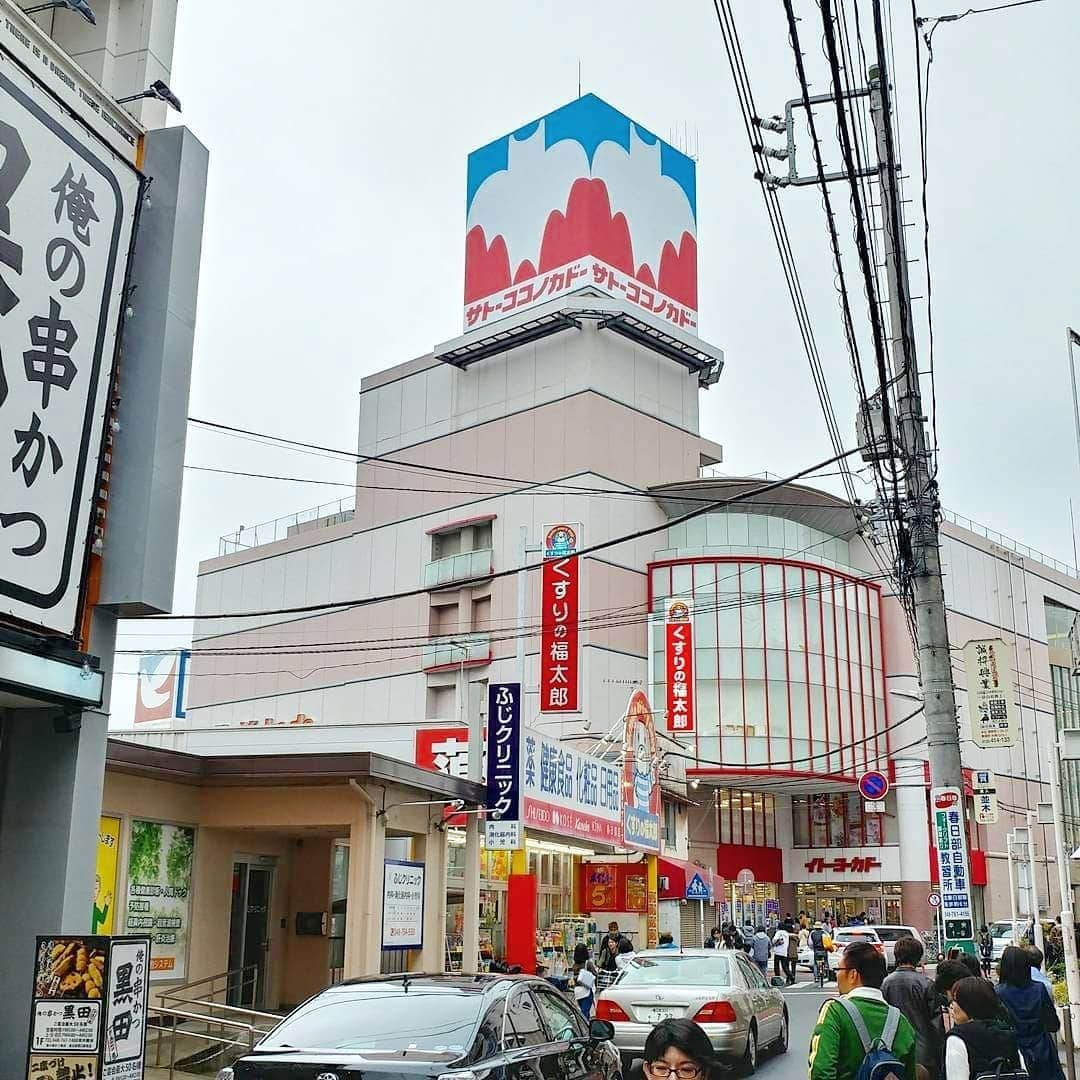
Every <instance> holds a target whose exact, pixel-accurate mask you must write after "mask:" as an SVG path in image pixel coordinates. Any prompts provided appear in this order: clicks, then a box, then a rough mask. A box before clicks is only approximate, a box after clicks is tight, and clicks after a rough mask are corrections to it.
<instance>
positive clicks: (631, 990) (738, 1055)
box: [594, 949, 788, 1076]
mask: <svg viewBox="0 0 1080 1080" xmlns="http://www.w3.org/2000/svg"><path fill="white" fill-rule="evenodd" d="M594 1015H595V1016H596V1017H597V1019H600V1020H608V1021H610V1022H611V1024H612V1026H613V1027H614V1029H615V1034H614V1037H613V1041H614V1043H615V1046H616V1047H617V1049H618V1051H619V1053H620V1054H621V1055H622V1061H623V1074H624V1075H629V1073H630V1069H631V1067H632V1065H633V1063H634V1062H635V1061H636V1060H637V1059H638V1058H640V1057H641V1056H642V1054H643V1053H644V1050H645V1039H646V1038H647V1037H648V1034H649V1032H650V1031H652V1029H653V1025H655V1024H657V1023H659V1022H660V1021H661V1020H670V1019H673V1018H675V1017H685V1018H687V1019H689V1020H694V1021H696V1022H697V1023H699V1024H700V1025H701V1026H702V1028H704V1030H705V1033H706V1034H707V1035H708V1036H709V1041H710V1042H711V1043H712V1044H713V1048H714V1049H715V1051H716V1053H717V1056H718V1057H720V1059H721V1060H723V1061H725V1062H727V1063H730V1064H734V1065H736V1066H738V1067H739V1068H740V1069H741V1071H742V1072H743V1074H744V1075H746V1076H749V1075H750V1074H751V1073H753V1072H754V1070H755V1069H756V1068H757V1062H758V1051H759V1049H761V1048H764V1047H774V1048H775V1049H776V1050H777V1051H778V1052H780V1053H783V1052H784V1051H785V1050H787V1047H788V1011H787V1006H786V1005H785V1003H784V995H783V994H781V993H780V991H779V990H778V989H776V988H775V987H773V986H771V985H770V984H769V983H768V982H767V981H766V980H765V978H764V976H763V975H762V974H761V972H760V971H759V970H758V968H757V967H756V966H755V965H754V964H753V963H751V962H750V960H748V959H747V958H746V955H745V954H744V953H742V952H740V951H738V950H735V949H684V950H682V951H681V952H675V951H673V950H665V949H656V950H650V951H648V952H639V953H638V954H637V956H636V957H635V958H634V960H633V961H632V962H631V964H630V965H629V966H628V967H627V968H626V969H625V970H624V971H623V973H622V975H621V976H620V977H619V980H618V982H616V983H615V985H614V986H611V987H609V988H608V989H607V990H605V991H604V992H603V993H602V994H601V995H600V996H599V997H598V998H597V1000H596V1005H595V1013H594Z"/></svg>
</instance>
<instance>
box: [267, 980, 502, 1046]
mask: <svg viewBox="0 0 1080 1080" xmlns="http://www.w3.org/2000/svg"><path fill="white" fill-rule="evenodd" d="M482 1000H483V999H482V998H481V996H480V995H479V994H464V993H442V992H439V993H430V992H429V993H425V992H424V990H423V989H421V988H419V987H416V986H415V985H414V986H413V988H412V989H410V990H409V991H407V992H406V991H403V990H402V988H401V987H400V986H394V987H374V986H372V987H364V988H360V987H358V988H357V989H356V990H355V991H354V992H350V991H348V990H333V991H331V992H330V993H325V994H320V995H319V996H318V997H316V998H313V999H312V1000H311V1001H309V1002H307V1004H305V1005H301V1006H300V1008H299V1009H297V1010H296V1011H295V1012H293V1013H291V1014H290V1015H289V1016H288V1017H286V1019H285V1020H284V1021H283V1022H282V1023H281V1024H279V1025H278V1026H277V1027H276V1028H275V1029H274V1030H273V1031H272V1032H271V1033H270V1035H268V1036H267V1038H266V1039H265V1040H264V1041H263V1043H262V1044H261V1047H260V1048H261V1049H263V1050H270V1049H274V1048H275V1047H286V1046H287V1047H290V1048H296V1049H300V1050H303V1049H308V1048H310V1049H317V1050H357V1051H360V1050H376V1051H388V1050H389V1051H397V1052H400V1053H405V1052H408V1051H410V1050H416V1051H423V1052H432V1053H438V1054H445V1055H446V1056H447V1060H452V1059H453V1058H457V1057H460V1056H461V1055H462V1054H463V1053H464V1052H465V1049H466V1047H468V1046H469V1045H470V1043H471V1040H472V1033H473V1029H474V1028H475V1027H476V1024H477V1021H478V1019H479V1012H480V1007H481V1004H482Z"/></svg>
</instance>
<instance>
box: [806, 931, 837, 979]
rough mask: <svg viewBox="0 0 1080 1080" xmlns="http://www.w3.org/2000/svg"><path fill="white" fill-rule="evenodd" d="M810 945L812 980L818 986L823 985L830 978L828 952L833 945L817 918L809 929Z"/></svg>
mask: <svg viewBox="0 0 1080 1080" xmlns="http://www.w3.org/2000/svg"><path fill="white" fill-rule="evenodd" d="M810 947H811V948H812V949H813V950H814V980H815V981H816V982H817V984H818V986H824V985H825V980H826V979H831V978H832V973H831V972H830V971H829V953H831V952H832V951H833V949H834V948H835V946H834V945H833V940H832V938H831V937H830V936H829V932H828V930H826V929H825V927H824V925H823V924H822V923H821V921H820V920H819V921H818V922H817V923H815V924H814V929H813V930H811V931H810Z"/></svg>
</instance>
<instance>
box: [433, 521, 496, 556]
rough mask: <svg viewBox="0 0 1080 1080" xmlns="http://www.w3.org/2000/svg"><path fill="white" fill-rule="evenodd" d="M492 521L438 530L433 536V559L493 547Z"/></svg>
mask: <svg viewBox="0 0 1080 1080" xmlns="http://www.w3.org/2000/svg"><path fill="white" fill-rule="evenodd" d="M491 524H492V523H491V522H490V521H478V522H474V523H473V524H471V525H462V526H461V527H460V528H456V529H448V530H447V531H445V532H437V533H435V534H434V535H433V536H432V538H431V557H432V559H446V558H449V557H450V556H451V555H461V554H463V553H465V552H469V551H485V550H488V549H490V547H491V539H492V529H491Z"/></svg>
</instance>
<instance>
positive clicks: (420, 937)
mask: <svg viewBox="0 0 1080 1080" xmlns="http://www.w3.org/2000/svg"><path fill="white" fill-rule="evenodd" d="M382 947H383V948H384V949H422V948H423V947H424V864H423V863H421V862H403V861H402V860H400V859H387V860H386V861H385V863H384V866H383V908H382Z"/></svg>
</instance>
